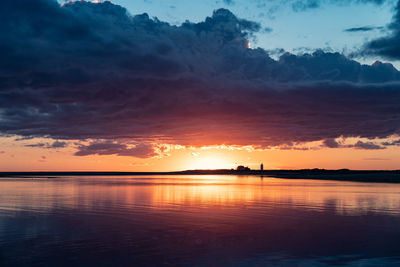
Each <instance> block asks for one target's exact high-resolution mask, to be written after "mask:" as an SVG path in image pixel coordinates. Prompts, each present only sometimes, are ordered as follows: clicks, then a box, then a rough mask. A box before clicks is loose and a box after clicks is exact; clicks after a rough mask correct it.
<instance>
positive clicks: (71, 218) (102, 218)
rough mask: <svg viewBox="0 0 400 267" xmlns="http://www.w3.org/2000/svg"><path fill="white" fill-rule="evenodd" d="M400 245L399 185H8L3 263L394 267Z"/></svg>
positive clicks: (206, 181)
mask: <svg viewBox="0 0 400 267" xmlns="http://www.w3.org/2000/svg"><path fill="white" fill-rule="evenodd" d="M399 238H400V186H399V185H392V184H372V183H354V182H337V181H315V180H285V179H272V178H266V177H264V178H263V179H261V178H259V177H253V176H249V177H243V176H146V177H58V178H54V179H53V178H51V179H50V178H35V179H28V178H4V179H0V265H4V264H6V265H21V266H32V265H42V264H47V265H53V264H57V265H60V264H61V265H63V264H65V265H66V266H68V265H73V264H78V263H79V265H82V266H110V264H111V265H118V264H120V265H132V264H136V265H149V266H154V265H162V264H165V265H173V266H176V265H189V266H193V265H199V266H203V265H211V266H216V265H217V266H218V265H226V266H231V265H234V266H241V265H243V266H248V265H264V264H268V265H273V264H276V265H279V266H280V265H298V264H303V265H309V264H313V265H315V264H319V265H330V264H339V263H340V264H384V265H391V264H393V265H395V264H399V263H400V260H399V258H398V256H399V255H400V249H399V248H398V246H397V244H398V240H399ZM27 251H28V252H27ZM60 257H62V258H63V259H65V260H64V261H62V262H60V261H59V259H60ZM2 263H3V264H2Z"/></svg>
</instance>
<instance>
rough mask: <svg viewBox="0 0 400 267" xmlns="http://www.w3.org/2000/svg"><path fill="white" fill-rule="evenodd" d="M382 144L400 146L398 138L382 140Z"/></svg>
mask: <svg viewBox="0 0 400 267" xmlns="http://www.w3.org/2000/svg"><path fill="white" fill-rule="evenodd" d="M382 145H383V146H400V140H392V141H388V142H383V143H382Z"/></svg>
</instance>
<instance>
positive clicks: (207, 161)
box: [188, 156, 233, 170]
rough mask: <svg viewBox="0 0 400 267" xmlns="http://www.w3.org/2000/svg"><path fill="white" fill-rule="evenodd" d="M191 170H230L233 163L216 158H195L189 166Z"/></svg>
mask: <svg viewBox="0 0 400 267" xmlns="http://www.w3.org/2000/svg"><path fill="white" fill-rule="evenodd" d="M188 167H189V168H188V169H190V170H208V169H230V168H233V165H232V163H229V162H228V161H227V160H225V159H223V158H220V157H216V156H204V157H201V156H198V157H194V158H193V159H192V160H191V161H190V163H189V164H188Z"/></svg>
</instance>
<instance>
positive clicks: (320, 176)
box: [0, 169, 400, 183]
mask: <svg viewBox="0 0 400 267" xmlns="http://www.w3.org/2000/svg"><path fill="white" fill-rule="evenodd" d="M136 175H244V176H261V177H265V178H268V177H271V178H285V179H313V180H335V181H354V182H374V183H400V170H391V171H384V170H362V171H361V170H347V169H342V170H325V169H302V170H264V171H260V170H250V171H237V170H225V169H222V170H187V171H175V172H0V178H5V177H14V178H34V176H40V177H50V176H55V177H57V176H136Z"/></svg>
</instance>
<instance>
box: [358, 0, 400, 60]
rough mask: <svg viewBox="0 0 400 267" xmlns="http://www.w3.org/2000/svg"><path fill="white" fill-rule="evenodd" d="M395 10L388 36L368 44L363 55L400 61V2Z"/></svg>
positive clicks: (363, 50)
mask: <svg viewBox="0 0 400 267" xmlns="http://www.w3.org/2000/svg"><path fill="white" fill-rule="evenodd" d="M395 10H396V12H395V14H394V16H393V18H392V22H391V23H390V24H389V26H388V27H387V28H388V33H387V35H386V36H384V37H380V38H377V39H374V40H372V41H369V42H367V43H366V44H365V45H364V47H363V49H362V52H361V54H362V55H374V56H381V57H383V58H387V59H392V60H398V59H400V1H398V2H397V5H396V8H395Z"/></svg>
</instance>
